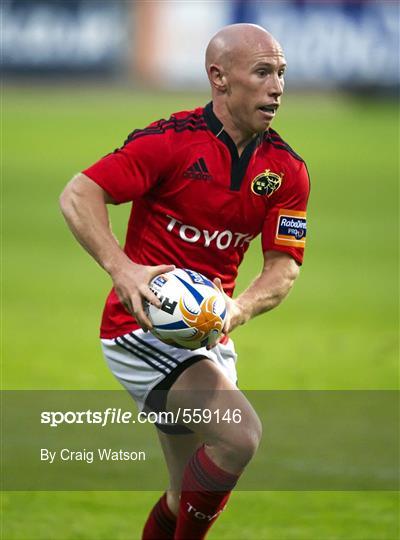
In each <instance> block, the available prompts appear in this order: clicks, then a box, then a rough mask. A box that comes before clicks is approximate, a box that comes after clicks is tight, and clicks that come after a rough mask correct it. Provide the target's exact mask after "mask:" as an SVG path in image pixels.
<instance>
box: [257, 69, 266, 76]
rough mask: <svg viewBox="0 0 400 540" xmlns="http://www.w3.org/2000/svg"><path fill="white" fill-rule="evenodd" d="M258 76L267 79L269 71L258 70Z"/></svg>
mask: <svg viewBox="0 0 400 540" xmlns="http://www.w3.org/2000/svg"><path fill="white" fill-rule="evenodd" d="M257 74H258V75H259V76H260V77H265V76H266V74H267V70H266V69H258V70H257Z"/></svg>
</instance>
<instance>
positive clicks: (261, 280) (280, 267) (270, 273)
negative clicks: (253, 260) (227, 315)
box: [234, 256, 299, 325]
mask: <svg viewBox="0 0 400 540" xmlns="http://www.w3.org/2000/svg"><path fill="white" fill-rule="evenodd" d="M298 274H299V269H298V266H297V264H296V262H295V261H294V260H293V259H292V258H290V257H287V258H286V257H284V258H282V257H279V258H275V257H274V256H272V258H271V260H270V261H266V263H265V264H264V268H263V270H262V272H261V274H260V275H259V276H258V277H257V278H256V279H255V280H254V281H253V282H252V283H251V285H250V286H249V287H248V288H247V289H246V290H245V291H244V292H243V293H242V294H240V295H239V296H238V297H237V298H236V299H235V303H236V305H237V307H238V308H239V309H238V310H237V313H236V314H235V315H234V316H235V317H236V318H237V324H238V325H239V324H244V323H245V322H247V321H248V320H249V319H252V318H253V317H255V316H256V315H259V314H261V313H265V312H266V311H270V310H271V309H273V308H275V307H276V306H278V305H279V304H280V303H281V302H282V300H283V299H284V298H285V297H286V296H287V295H288V293H289V291H290V289H291V288H292V286H293V284H294V282H295V280H296V278H297V276H298Z"/></svg>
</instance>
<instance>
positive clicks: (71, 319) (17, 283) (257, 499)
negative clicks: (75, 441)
mask: <svg viewBox="0 0 400 540" xmlns="http://www.w3.org/2000/svg"><path fill="white" fill-rule="evenodd" d="M206 100H207V96H205V95H172V94H165V95H161V94H140V93H134V92H129V91H127V90H116V89H107V88H104V89H97V90H95V89H94V88H79V86H72V85H71V87H69V88H66V87H61V86H60V87H54V88H48V87H47V88H45V87H43V88H42V87H36V88H25V89H23V88H22V87H6V88H5V90H4V96H3V114H4V120H3V144H2V147H3V148H2V151H3V170H2V176H3V196H4V202H5V204H4V209H3V254H4V256H5V257H4V261H5V262H4V263H3V276H4V294H3V315H4V323H3V336H4V344H3V350H2V356H3V360H4V364H3V370H2V386H3V388H5V389H117V388H118V385H117V383H116V382H115V381H114V379H113V377H112V376H111V374H110V373H109V372H108V370H107V368H106V367H105V364H104V362H103V360H102V358H101V354H100V350H99V345H98V340H97V334H98V321H99V317H100V313H101V309H102V306H103V301H104V297H105V295H106V293H107V291H108V289H109V286H110V283H109V280H108V278H107V276H106V275H105V274H104V273H103V272H102V271H101V270H100V269H99V268H97V267H96V265H95V263H93V262H92V261H91V260H90V258H89V257H88V256H87V255H86V254H85V253H84V252H83V251H82V250H81V249H80V248H79V247H78V245H77V244H76V243H75V241H74V240H73V238H72V236H71V235H70V233H69V232H68V231H67V228H66V226H65V225H64V223H63V219H62V217H61V215H60V212H59V210H58V203H57V199H58V195H59V193H60V192H61V190H62V188H63V186H64V184H65V183H66V182H67V181H68V180H69V179H70V178H71V177H72V176H73V174H74V173H76V172H78V171H79V170H81V169H83V168H84V167H85V166H87V165H89V164H91V163H92V162H93V161H95V160H96V159H97V158H98V157H100V156H102V155H104V154H106V153H107V152H109V151H110V150H112V149H114V148H115V147H117V146H119V145H120V144H121V143H122V141H123V140H124V138H125V136H126V135H127V134H128V132H130V131H131V130H133V129H134V128H136V127H143V126H144V125H146V123H148V122H150V121H152V120H154V119H156V118H159V117H163V116H164V117H165V116H166V115H168V114H169V113H170V112H173V111H174V110H179V109H183V108H191V107H193V106H196V105H198V104H203V103H205V102H206ZM274 128H275V129H277V130H278V131H279V132H280V134H281V135H282V137H283V138H284V139H286V140H287V141H288V142H289V144H291V145H292V146H293V147H294V149H295V150H296V151H297V152H298V153H300V154H301V155H302V156H303V157H304V158H305V159H306V161H307V163H308V165H309V169H310V174H311V184H312V189H311V198H310V206H309V238H308V247H307V252H306V258H305V264H304V267H303V269H302V272H301V276H300V278H299V280H298V283H297V284H296V285H295V288H294V290H293V292H292V293H291V295H290V297H289V298H288V299H287V300H286V301H285V303H284V304H283V305H282V306H281V307H280V308H279V309H277V310H276V311H274V312H271V313H270V314H267V315H264V316H261V317H259V318H257V319H254V320H253V321H251V322H250V323H249V324H248V325H247V326H246V327H243V328H241V329H239V330H237V331H236V332H235V334H234V335H233V337H234V338H235V343H236V348H237V351H238V353H239V377H240V384H241V387H242V388H247V389H381V390H386V389H393V388H396V384H397V376H398V370H397V352H398V348H397V326H398V313H397V292H398V291H397V251H396V250H397V245H398V238H397V230H398V229H397V222H396V211H397V208H396V204H397V187H396V185H397V184H396V181H397V178H398V165H397V160H396V152H397V147H398V131H397V129H398V126H397V111H396V106H395V104H394V103H392V102H390V101H384V100H382V99H380V98H379V99H375V98H371V99H367V98H364V99H361V98H359V99H356V98H350V97H348V98H344V97H339V96H333V95H330V96H325V97H321V96H319V95H312V96H310V95H294V94H289V95H287V96H286V97H285V100H284V106H283V107H282V109H281V111H280V112H279V115H278V118H277V121H276V122H275V124H274ZM127 212H128V209H127V208H123V207H120V208H113V209H112V210H111V214H112V220H113V225H114V230H115V232H116V233H117V235H118V236H119V237H120V238H121V239H122V238H123V231H124V224H125V222H126V218H127V215H128V214H127ZM261 261H262V259H261V254H260V245H259V241H258V240H255V241H254V245H253V246H252V247H251V249H250V250H249V252H248V254H247V256H246V259H245V262H244V264H243V267H242V269H241V273H240V279H239V282H238V290H241V289H242V288H243V287H245V286H246V284H248V283H249V281H250V280H251V278H252V276H254V275H255V274H256V272H257V271H258V270H259V269H260V266H261ZM157 496H158V494H157V493H153V492H141V493H138V492H33V493H25V492H24V493H15V492H7V493H5V494H4V495H3V510H4V519H3V526H2V535H1V537H2V539H4V540H28V539H29V540H31V539H37V540H39V539H40V540H50V539H54V540H58V539H59V540H61V539H62V540H67V539H68V540H69V539H70V540H79V539H82V540H103V539H104V540H106V539H107V540H128V539H136V538H139V536H140V530H141V526H142V524H143V521H144V519H145V517H146V515H147V513H148V510H149V509H150V507H151V505H152V504H153V502H154V501H155V500H156V497H157ZM396 508H397V499H396V494H395V493H392V492H238V493H235V494H234V495H233V497H232V499H231V503H230V505H229V507H228V510H227V511H226V513H225V515H224V516H223V517H221V519H220V520H219V521H218V522H217V523H216V525H215V526H214V527H213V529H212V532H211V533H210V535H209V538H210V540H212V539H215V540H228V539H229V540H253V539H257V540H264V539H265V540H395V538H397V536H398V528H397V526H398V524H397V522H396V514H397V512H396Z"/></svg>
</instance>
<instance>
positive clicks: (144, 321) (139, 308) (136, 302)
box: [131, 297, 153, 330]
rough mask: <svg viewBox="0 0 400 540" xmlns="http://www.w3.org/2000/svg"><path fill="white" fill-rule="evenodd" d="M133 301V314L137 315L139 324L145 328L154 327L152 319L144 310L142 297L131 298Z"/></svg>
mask: <svg viewBox="0 0 400 540" xmlns="http://www.w3.org/2000/svg"><path fill="white" fill-rule="evenodd" d="M131 303H132V309H133V313H132V315H133V316H134V317H135V319H136V320H137V322H138V324H139V325H140V326H141V327H142V328H143V330H151V329H152V328H153V325H152V324H151V321H150V319H149V318H148V317H147V315H146V313H145V312H144V308H143V304H142V299H141V298H139V297H138V298H131Z"/></svg>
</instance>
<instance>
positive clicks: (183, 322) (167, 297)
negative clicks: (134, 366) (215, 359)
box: [146, 268, 226, 349]
mask: <svg viewBox="0 0 400 540" xmlns="http://www.w3.org/2000/svg"><path fill="white" fill-rule="evenodd" d="M149 286H150V289H151V290H152V291H153V292H154V294H155V295H156V296H157V297H158V298H159V299H160V301H161V308H157V307H155V306H153V305H152V304H148V303H147V304H146V312H147V315H148V317H149V319H150V321H151V323H152V325H153V330H152V333H153V334H154V335H155V336H156V337H157V338H158V339H160V340H161V341H164V342H165V343H168V344H170V345H173V346H178V347H183V348H185V349H198V348H200V347H204V346H206V345H207V344H208V343H212V342H214V341H215V340H216V339H218V337H219V336H220V335H221V332H222V328H223V326H224V321H225V317H226V304H225V299H224V296H223V294H222V293H221V291H220V290H219V289H218V287H217V286H216V285H214V283H213V282H212V281H210V280H209V279H207V278H206V277H205V276H203V275H202V274H200V273H198V272H194V271H193V270H188V269H180V268H179V269H176V270H173V271H172V272H167V273H165V274H161V275H159V276H157V277H155V278H154V279H153V280H152V281H151V282H150V284H149Z"/></svg>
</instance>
